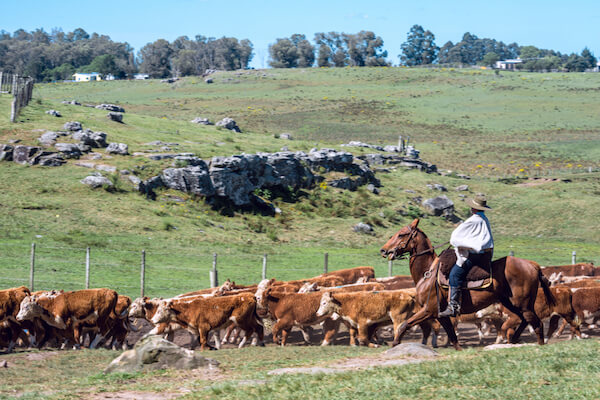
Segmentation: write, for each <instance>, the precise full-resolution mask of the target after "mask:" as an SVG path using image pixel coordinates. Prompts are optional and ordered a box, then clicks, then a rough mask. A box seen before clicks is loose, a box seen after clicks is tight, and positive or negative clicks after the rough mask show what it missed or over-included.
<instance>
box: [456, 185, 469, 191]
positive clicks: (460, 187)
mask: <svg viewBox="0 0 600 400" xmlns="http://www.w3.org/2000/svg"><path fill="white" fill-rule="evenodd" d="M455 190H456V191H457V192H466V191H467V190H469V185H460V186H457V187H456V189H455Z"/></svg>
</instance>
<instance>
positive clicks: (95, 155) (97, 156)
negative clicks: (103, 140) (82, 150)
mask: <svg viewBox="0 0 600 400" xmlns="http://www.w3.org/2000/svg"><path fill="white" fill-rule="evenodd" d="M86 158H87V159H89V160H101V159H102V154H100V153H90V154H88V155H87V157H86Z"/></svg>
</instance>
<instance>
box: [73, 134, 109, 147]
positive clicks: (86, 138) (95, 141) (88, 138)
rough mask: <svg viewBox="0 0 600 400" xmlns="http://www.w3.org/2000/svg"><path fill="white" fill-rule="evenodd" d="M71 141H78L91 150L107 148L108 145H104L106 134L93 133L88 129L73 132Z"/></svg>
mask: <svg viewBox="0 0 600 400" xmlns="http://www.w3.org/2000/svg"><path fill="white" fill-rule="evenodd" d="M73 139H75V140H79V141H80V142H81V144H84V145H87V146H90V147H93V148H104V147H106V146H108V144H107V143H106V133H104V132H94V131H92V130H89V129H86V130H85V131H77V132H74V133H73Z"/></svg>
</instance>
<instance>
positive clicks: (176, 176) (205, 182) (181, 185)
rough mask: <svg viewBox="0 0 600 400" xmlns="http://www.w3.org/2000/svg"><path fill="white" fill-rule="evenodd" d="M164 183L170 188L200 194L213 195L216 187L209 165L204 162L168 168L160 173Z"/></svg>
mask: <svg viewBox="0 0 600 400" xmlns="http://www.w3.org/2000/svg"><path fill="white" fill-rule="evenodd" d="M160 177H161V180H162V182H163V183H164V185H165V186H166V187H168V188H170V189H175V190H180V191H182V192H187V193H192V194H196V195H200V196H205V197H208V196H213V195H214V194H215V187H214V186H213V182H212V181H211V179H210V175H209V173H208V166H207V165H206V163H205V162H203V161H202V164H199V165H196V166H193V167H185V168H167V169H165V170H164V171H163V172H162V175H160Z"/></svg>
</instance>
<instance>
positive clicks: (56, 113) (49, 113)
mask: <svg viewBox="0 0 600 400" xmlns="http://www.w3.org/2000/svg"><path fill="white" fill-rule="evenodd" d="M46 114H48V115H52V116H53V117H62V115H61V114H60V112H58V111H56V110H48V111H46Z"/></svg>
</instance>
